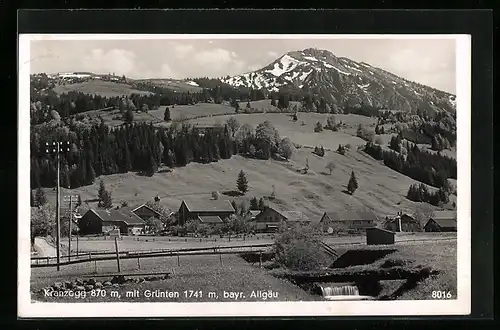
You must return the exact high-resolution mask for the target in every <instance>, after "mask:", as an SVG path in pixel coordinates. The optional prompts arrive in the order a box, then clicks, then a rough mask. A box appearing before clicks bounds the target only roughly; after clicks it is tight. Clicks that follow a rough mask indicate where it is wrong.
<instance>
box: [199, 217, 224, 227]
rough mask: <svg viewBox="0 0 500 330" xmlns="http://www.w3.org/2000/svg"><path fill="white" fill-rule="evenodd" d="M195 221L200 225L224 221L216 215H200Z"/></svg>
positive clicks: (212, 224)
mask: <svg viewBox="0 0 500 330" xmlns="http://www.w3.org/2000/svg"><path fill="white" fill-rule="evenodd" d="M195 221H197V222H198V224H200V225H209V226H216V225H222V224H223V223H224V222H223V221H222V219H221V218H220V217H219V216H218V215H200V216H198V218H196V220H195Z"/></svg>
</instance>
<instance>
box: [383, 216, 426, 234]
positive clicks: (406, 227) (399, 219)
mask: <svg viewBox="0 0 500 330" xmlns="http://www.w3.org/2000/svg"><path fill="white" fill-rule="evenodd" d="M384 228H385V229H387V230H392V231H396V232H420V231H422V225H421V224H420V222H419V221H418V220H417V219H415V217H414V216H412V215H410V214H408V213H402V212H398V214H397V215H396V216H395V217H393V218H389V217H386V222H385V224H384Z"/></svg>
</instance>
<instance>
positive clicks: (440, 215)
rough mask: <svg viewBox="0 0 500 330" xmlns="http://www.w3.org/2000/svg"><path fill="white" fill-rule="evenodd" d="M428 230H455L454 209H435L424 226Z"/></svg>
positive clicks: (455, 218)
mask: <svg viewBox="0 0 500 330" xmlns="http://www.w3.org/2000/svg"><path fill="white" fill-rule="evenodd" d="M424 230H425V231H428V232H451V231H457V213H456V212H454V211H435V212H434V215H433V216H432V217H430V219H429V220H428V221H427V223H426V224H425V226H424Z"/></svg>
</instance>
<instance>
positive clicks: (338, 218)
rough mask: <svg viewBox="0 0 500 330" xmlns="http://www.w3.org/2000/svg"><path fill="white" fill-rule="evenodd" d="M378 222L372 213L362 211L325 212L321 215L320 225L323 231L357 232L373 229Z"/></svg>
mask: <svg viewBox="0 0 500 330" xmlns="http://www.w3.org/2000/svg"><path fill="white" fill-rule="evenodd" d="M377 222H378V218H377V216H376V215H375V214H374V213H373V212H368V211H362V212H356V211H342V212H339V211H327V212H325V213H323V216H322V217H321V220H320V224H321V226H322V229H323V231H325V232H334V231H338V230H348V229H350V230H358V229H365V228H370V227H374V226H375V225H376V223H377Z"/></svg>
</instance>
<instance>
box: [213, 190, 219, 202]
mask: <svg viewBox="0 0 500 330" xmlns="http://www.w3.org/2000/svg"><path fill="white" fill-rule="evenodd" d="M212 199H213V200H218V199H219V192H218V191H212Z"/></svg>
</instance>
